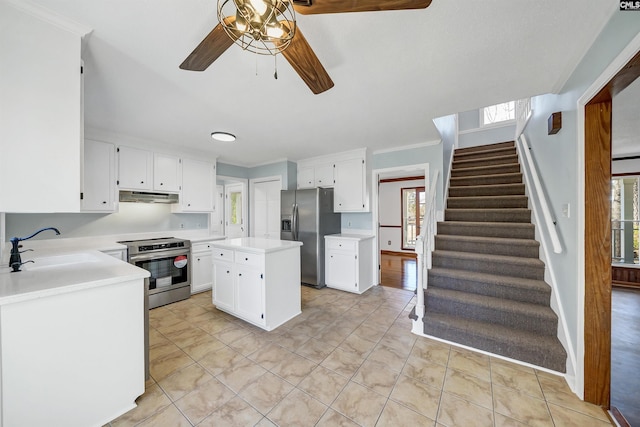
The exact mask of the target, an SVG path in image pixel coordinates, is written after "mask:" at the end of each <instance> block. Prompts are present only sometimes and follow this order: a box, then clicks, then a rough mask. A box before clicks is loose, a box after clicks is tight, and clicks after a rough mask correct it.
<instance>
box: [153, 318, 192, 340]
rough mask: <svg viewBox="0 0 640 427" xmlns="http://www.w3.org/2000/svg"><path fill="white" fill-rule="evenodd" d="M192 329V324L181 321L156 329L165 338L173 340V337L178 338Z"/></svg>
mask: <svg viewBox="0 0 640 427" xmlns="http://www.w3.org/2000/svg"><path fill="white" fill-rule="evenodd" d="M192 328H193V325H192V324H191V323H189V322H187V321H185V320H182V319H180V320H178V321H176V322H173V323H169V324H166V325H160V326H158V327H157V328H156V329H158V331H159V332H160V333H161V334H162V335H164V336H165V337H167V338H168V339H170V340H171V339H172V337H176V336H178V335H180V334H181V333H183V332H185V331H188V330H189V329H192Z"/></svg>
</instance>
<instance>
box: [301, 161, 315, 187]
mask: <svg viewBox="0 0 640 427" xmlns="http://www.w3.org/2000/svg"><path fill="white" fill-rule="evenodd" d="M313 187H315V179H314V168H313V166H308V167H298V189H299V190H300V189H303V188H313Z"/></svg>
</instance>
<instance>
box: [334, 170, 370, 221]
mask: <svg viewBox="0 0 640 427" xmlns="http://www.w3.org/2000/svg"><path fill="white" fill-rule="evenodd" d="M334 166H335V167H334V171H333V177H334V180H335V184H334V192H333V197H334V199H333V210H334V211H335V212H363V211H364V210H365V194H366V193H365V191H366V189H365V180H364V178H365V177H364V173H365V172H364V171H365V164H364V160H363V159H359V158H358V159H349V160H343V161H340V162H336V163H335V165H334Z"/></svg>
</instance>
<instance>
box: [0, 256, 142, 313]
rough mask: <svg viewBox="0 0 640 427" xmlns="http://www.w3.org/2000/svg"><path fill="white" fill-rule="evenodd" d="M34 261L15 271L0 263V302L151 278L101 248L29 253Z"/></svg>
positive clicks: (1, 303)
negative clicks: (42, 253)
mask: <svg viewBox="0 0 640 427" xmlns="http://www.w3.org/2000/svg"><path fill="white" fill-rule="evenodd" d="M29 254H32V252H27V253H26V254H23V260H28V259H32V260H34V261H35V262H34V263H28V264H23V265H22V270H23V271H20V272H16V273H12V272H10V271H11V269H10V268H9V267H8V266H4V265H2V266H0V305H5V304H12V303H16V302H21V301H26V300H30V299H35V298H43V297H48V296H54V295H59V294H63V293H67V292H75V291H79V290H84V289H91V288H97V287H100V286H106V285H111V284H115V283H121V282H124V281H128V280H135V279H143V278H145V277H149V272H148V271H146V270H143V269H141V268H138V267H136V266H134V265H131V264H129V263H126V262H123V261H120V260H118V259H116V258H113V257H111V256H109V255H106V254H104V253H102V252H99V251H95V250H92V251H78V252H76V253H73V252H67V253H66V254H57V255H49V256H42V255H39V256H28V255H29Z"/></svg>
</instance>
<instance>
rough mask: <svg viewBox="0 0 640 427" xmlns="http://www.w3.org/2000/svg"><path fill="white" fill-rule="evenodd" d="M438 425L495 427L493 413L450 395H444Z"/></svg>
mask: <svg viewBox="0 0 640 427" xmlns="http://www.w3.org/2000/svg"><path fill="white" fill-rule="evenodd" d="M437 419H438V423H440V424H443V425H445V426H451V427H454V426H474V427H493V411H492V410H490V409H487V408H483V407H482V406H478V405H475V404H473V403H471V402H468V401H466V400H463V399H460V398H459V397H456V396H454V395H452V394H449V393H446V392H445V393H442V398H441V400H440V409H439V410H438V418H437Z"/></svg>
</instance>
